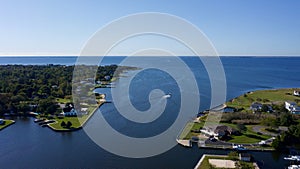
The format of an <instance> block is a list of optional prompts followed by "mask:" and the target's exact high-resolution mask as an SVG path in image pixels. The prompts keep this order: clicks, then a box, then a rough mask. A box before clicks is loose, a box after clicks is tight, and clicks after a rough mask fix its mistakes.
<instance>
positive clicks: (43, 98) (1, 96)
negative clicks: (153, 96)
mask: <svg viewBox="0 0 300 169" xmlns="http://www.w3.org/2000/svg"><path fill="white" fill-rule="evenodd" d="M129 69H132V68H131V67H125V66H117V65H108V66H99V67H98V71H97V74H96V78H95V82H96V81H103V80H109V79H107V78H105V77H106V76H109V77H112V76H113V75H114V74H117V76H118V75H119V74H121V73H122V72H124V71H126V70H129ZM73 70H74V66H64V65H52V64H49V65H0V77H1V78H0V116H2V115H4V114H5V113H7V114H26V113H27V112H29V111H34V112H39V113H44V114H55V113H58V112H61V110H60V108H59V106H58V105H57V104H56V99H57V98H66V97H68V98H70V97H71V93H72V75H73ZM86 70H88V69H86ZM116 70H117V72H115V71H116ZM83 73H84V72H83Z"/></svg>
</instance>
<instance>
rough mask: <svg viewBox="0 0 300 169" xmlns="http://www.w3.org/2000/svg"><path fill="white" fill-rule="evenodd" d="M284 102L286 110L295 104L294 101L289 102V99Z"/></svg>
mask: <svg viewBox="0 0 300 169" xmlns="http://www.w3.org/2000/svg"><path fill="white" fill-rule="evenodd" d="M284 104H285V108H286V109H287V110H288V111H292V109H293V108H294V107H295V106H297V104H296V103H295V102H291V101H285V102H284Z"/></svg>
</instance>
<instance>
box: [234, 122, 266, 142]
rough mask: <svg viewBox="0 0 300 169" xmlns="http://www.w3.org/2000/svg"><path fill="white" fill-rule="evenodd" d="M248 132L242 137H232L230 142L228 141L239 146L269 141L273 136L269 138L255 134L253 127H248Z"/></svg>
mask: <svg viewBox="0 0 300 169" xmlns="http://www.w3.org/2000/svg"><path fill="white" fill-rule="evenodd" d="M246 127H247V130H246V131H245V132H243V133H242V135H240V136H234V135H231V138H232V139H230V140H228V142H230V143H237V144H243V143H245V144H247V143H249V144H253V143H258V142H260V141H262V140H267V139H269V138H271V136H267V135H260V134H257V133H256V132H254V131H253V130H252V127H253V125H246Z"/></svg>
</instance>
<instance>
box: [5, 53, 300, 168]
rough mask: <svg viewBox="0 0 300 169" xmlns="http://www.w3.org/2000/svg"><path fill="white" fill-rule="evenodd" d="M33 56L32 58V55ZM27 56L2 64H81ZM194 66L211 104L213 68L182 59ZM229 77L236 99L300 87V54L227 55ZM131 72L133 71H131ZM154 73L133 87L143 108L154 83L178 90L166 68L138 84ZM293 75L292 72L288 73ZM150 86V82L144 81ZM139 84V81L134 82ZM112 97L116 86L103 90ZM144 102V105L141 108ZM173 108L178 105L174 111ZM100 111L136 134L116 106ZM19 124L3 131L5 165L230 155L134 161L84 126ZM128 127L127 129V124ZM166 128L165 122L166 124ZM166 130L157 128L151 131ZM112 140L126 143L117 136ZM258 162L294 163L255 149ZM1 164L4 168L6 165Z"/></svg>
mask: <svg viewBox="0 0 300 169" xmlns="http://www.w3.org/2000/svg"><path fill="white" fill-rule="evenodd" d="M27 59H32V58H27ZM27 59H25V58H22V57H19V58H18V57H16V58H10V57H8V58H5V59H2V58H0V64H39V65H41V64H65V65H72V64H74V63H75V61H76V58H75V57H63V58H57V57H55V58H52V57H48V58H40V60H39V61H37V60H36V62H33V63H32V62H31V61H29V60H27ZM182 59H183V60H184V61H185V62H186V64H187V65H188V66H189V67H190V69H191V70H192V71H193V72H194V73H195V76H196V79H197V82H198V85H199V91H200V93H201V94H200V98H201V106H200V108H199V110H204V109H207V108H208V107H209V103H210V84H209V79H208V75H207V72H206V71H205V68H204V67H203V65H202V63H201V62H200V60H198V59H197V58H187V57H184V58H182ZM120 60H122V58H108V59H107V60H106V61H105V63H104V64H110V63H114V64H116V63H118V62H119V61H120ZM221 60H222V62H223V65H224V69H225V73H226V78H227V79H226V80H227V98H228V99H231V98H234V97H236V96H238V95H240V94H242V93H244V92H247V91H251V90H257V89H273V88H286V87H299V86H300V76H299V74H300V69H299V68H298V65H299V63H300V58H298V57H297V58H253V57H248V58H238V57H235V58H233V57H223V58H222V59H221ZM129 75H130V73H129ZM149 75H152V76H153V78H156V80H155V83H154V82H152V83H151V82H147V86H146V87H145V89H143V90H145V92H144V93H142V94H141V91H135V90H133V91H132V92H131V93H130V94H131V95H132V96H135V97H133V99H132V102H133V104H136V106H137V108H138V109H147V107H148V106H149V104H148V102H147V97H148V95H147V94H145V93H147V92H148V89H147V88H148V87H150V88H153V87H157V86H155V85H157V84H160V85H159V86H158V87H161V89H162V90H177V86H176V85H174V83H170V79H169V80H167V81H165V80H164V78H161V77H166V78H170V77H168V75H167V74H165V72H161V71H158V70H152V71H149V72H144V74H139V76H137V78H136V80H135V82H136V83H137V84H136V85H141V84H139V83H143V81H142V80H141V79H143V78H144V77H148V76H149ZM287 75H288V76H287ZM152 81H153V80H152ZM143 84H144V83H143ZM133 87H134V85H133ZM99 90H100V92H103V93H106V94H107V96H108V99H109V97H110V89H99ZM176 105H177V103H176V100H174V102H172V103H171V105H170V108H168V110H169V111H171V110H172V111H173V109H176ZM139 106H140V107H139ZM172 108H173V109H172ZM100 113H102V114H104V115H105V116H107V120H108V121H109V120H110V119H113V120H111V124H112V125H116V126H115V129H116V130H118V131H120V132H122V133H124V134H127V135H129V134H130V132H131V131H130V132H129V130H127V129H129V128H128V127H126V125H130V124H129V123H127V121H126V120H124V119H123V118H121V117H120V116H119V115H118V113H117V111H116V109H115V107H114V105H113V104H105V105H103V106H102V107H101V108H100V111H98V112H97V113H96V114H95V116H97V114H98V115H99V114H100ZM95 119H96V118H91V120H90V121H89V123H88V124H87V125H93V124H95V123H96V121H95ZM15 120H16V123H15V124H14V125H12V126H10V127H8V128H6V129H4V130H2V131H1V132H0V164H1V166H5V168H128V169H129V168H130V169H132V168H178V169H182V168H193V167H194V166H195V165H196V163H197V162H198V160H199V159H200V158H201V156H202V154H212V153H213V154H227V153H228V152H226V151H223V150H204V149H198V148H196V146H195V147H194V148H184V147H181V146H179V145H178V146H175V147H174V148H173V149H171V150H170V151H168V152H166V153H164V154H161V155H159V156H155V157H150V158H144V159H130V158H124V157H119V156H116V155H114V154H111V153H109V152H106V151H105V150H103V149H102V148H100V147H99V146H97V145H96V144H95V143H94V142H93V141H92V140H90V138H89V137H88V136H87V135H86V134H85V133H84V131H83V130H80V131H76V132H72V133H56V132H53V131H52V130H50V129H49V128H42V127H40V126H39V125H37V124H35V123H33V119H32V118H21V117H20V118H17V119H15ZM168 120H172V117H171V116H170V118H169V119H168V118H166V119H162V124H164V125H166V127H167V125H169V122H168ZM124 126H125V127H124ZM162 128H163V126H162ZM151 132H152V133H154V134H155V133H157V132H161V131H160V130H158V129H153V130H151V131H149V133H150V134H151ZM135 134H136V135H135V136H136V137H139V136H140V137H142V135H141V131H135ZM112 144H120V143H119V142H117V141H113V140H112ZM251 154H252V155H253V156H254V158H255V159H256V160H258V162H259V165H260V166H261V168H266V169H270V168H274V169H277V168H278V169H279V168H284V167H285V166H286V165H287V164H288V162H286V161H284V160H283V156H285V155H283V154H276V153H272V152H251ZM0 168H1V167H0Z"/></svg>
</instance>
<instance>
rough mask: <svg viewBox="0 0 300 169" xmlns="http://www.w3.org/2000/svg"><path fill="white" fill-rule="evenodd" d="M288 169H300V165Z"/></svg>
mask: <svg viewBox="0 0 300 169" xmlns="http://www.w3.org/2000/svg"><path fill="white" fill-rule="evenodd" d="M288 169H300V165H290V166H288Z"/></svg>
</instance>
